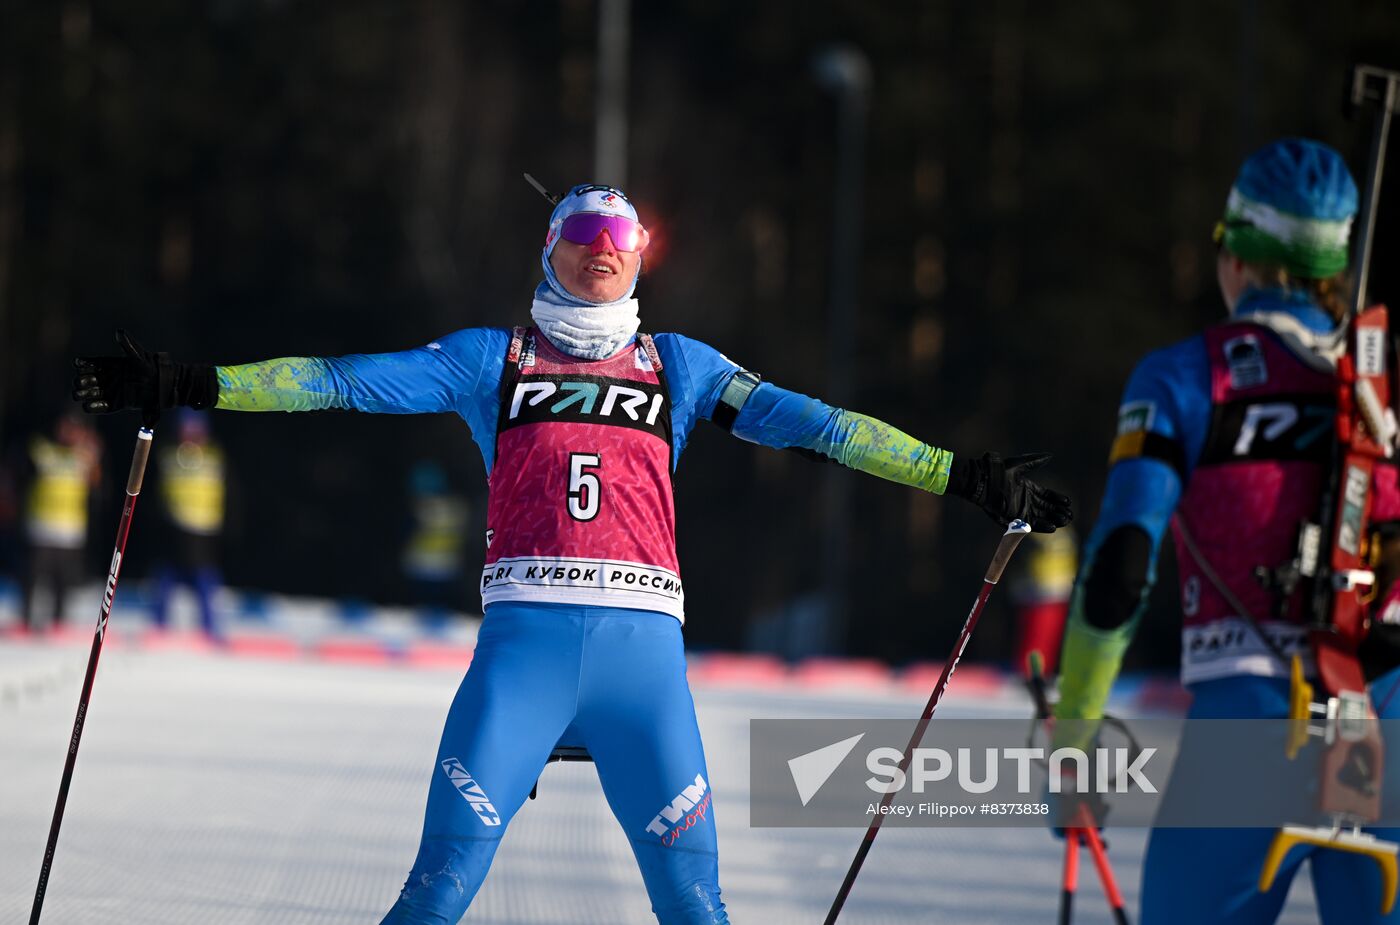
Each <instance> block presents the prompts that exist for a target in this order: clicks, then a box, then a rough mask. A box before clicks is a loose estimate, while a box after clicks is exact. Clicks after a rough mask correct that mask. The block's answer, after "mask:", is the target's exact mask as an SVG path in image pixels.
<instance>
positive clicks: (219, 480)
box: [160, 443, 224, 536]
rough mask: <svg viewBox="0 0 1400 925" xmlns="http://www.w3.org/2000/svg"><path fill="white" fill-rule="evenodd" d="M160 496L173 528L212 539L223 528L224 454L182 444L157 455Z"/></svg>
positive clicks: (213, 448)
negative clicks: (163, 500)
mask: <svg viewBox="0 0 1400 925" xmlns="http://www.w3.org/2000/svg"><path fill="white" fill-rule="evenodd" d="M160 477H161V493H162V495H163V496H164V498H165V508H166V510H167V511H169V512H170V519H171V520H172V521H174V523H175V526H177V527H179V528H180V529H181V530H184V531H185V532H186V533H195V534H199V535H201V536H213V535H214V534H216V533H218V532H220V531H221V530H222V529H223V527H224V455H223V453H221V452H220V451H219V448H218V447H215V446H212V445H210V444H198V443H182V444H180V445H179V446H178V447H177V448H175V449H173V450H169V449H167V450H166V451H165V452H164V453H163V454H161V461H160Z"/></svg>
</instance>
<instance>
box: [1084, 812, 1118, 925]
mask: <svg viewBox="0 0 1400 925" xmlns="http://www.w3.org/2000/svg"><path fill="white" fill-rule="evenodd" d="M1087 814H1088V813H1087V811H1086V812H1085V815H1087ZM1092 821H1093V820H1090V822H1091V823H1092ZM1083 831H1084V840H1085V841H1086V842H1088V843H1089V854H1090V855H1091V856H1092V857H1093V859H1094V866H1095V867H1096V868H1098V871H1099V883H1101V884H1103V894H1104V896H1106V897H1107V898H1108V907H1109V908H1110V909H1112V910H1113V921H1114V922H1116V923H1117V925H1128V913H1127V912H1125V911H1124V909H1123V894H1122V893H1120V892H1119V891H1118V880H1117V879H1116V878H1115V877H1114V876H1113V868H1112V867H1110V866H1109V864H1108V852H1107V851H1106V850H1105V849H1104V845H1103V839H1102V838H1101V837H1100V836H1099V830H1098V828H1097V827H1096V826H1094V825H1092V824H1090V825H1086V826H1085V827H1084V830H1083Z"/></svg>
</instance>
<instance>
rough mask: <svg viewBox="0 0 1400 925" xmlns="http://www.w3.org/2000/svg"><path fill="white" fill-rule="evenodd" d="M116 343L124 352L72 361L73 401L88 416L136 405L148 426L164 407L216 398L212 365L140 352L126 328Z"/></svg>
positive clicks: (209, 402)
mask: <svg viewBox="0 0 1400 925" xmlns="http://www.w3.org/2000/svg"><path fill="white" fill-rule="evenodd" d="M117 343H118V344H119V345H120V346H121V348H122V352H123V353H124V354H125V356H119V357H78V358H77V359H76V360H74V361H73V362H74V365H75V367H76V370H75V371H74V373H73V400H74V401H76V402H80V403H81V404H82V406H83V410H84V411H86V412H87V413H88V414H110V413H111V412H113V411H127V410H131V409H139V410H140V411H141V416H142V418H143V420H144V421H145V423H146V424H147V425H148V426H150V425H154V424H155V422H156V421H158V420H159V419H160V413H161V412H162V411H164V410H166V409H167V408H174V407H176V406H177V405H184V406H188V407H190V408H210V407H213V405H214V403H215V402H217V401H218V400H219V377H218V375H217V373H216V372H215V370H214V367H213V366H205V365H199V364H193V363H175V362H172V361H171V359H170V355H169V354H168V353H151V352H150V351H148V350H143V349H142V348H141V345H140V344H138V343H136V341H134V340H132V339H131V337H130V336H129V335H128V334H127V333H126V332H125V331H117Z"/></svg>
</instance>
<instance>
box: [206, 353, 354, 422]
mask: <svg viewBox="0 0 1400 925" xmlns="http://www.w3.org/2000/svg"><path fill="white" fill-rule="evenodd" d="M216 372H217V374H218V377H219V401H218V404H217V405H215V407H216V408H223V409H225V410H229V411H321V410H325V409H327V408H347V407H349V402H348V401H347V399H346V398H345V396H344V395H343V394H342V393H341V392H340V391H338V390H337V389H336V387H335V385H334V382H333V379H332V376H331V371H330V367H329V364H328V363H327V362H326V361H325V360H323V359H321V358H320V357H282V358H280V359H276V360H263V361H262V362H259V363H246V364H244V365H242V366H219V367H217V368H216Z"/></svg>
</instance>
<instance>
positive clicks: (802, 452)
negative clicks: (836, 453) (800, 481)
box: [787, 446, 836, 463]
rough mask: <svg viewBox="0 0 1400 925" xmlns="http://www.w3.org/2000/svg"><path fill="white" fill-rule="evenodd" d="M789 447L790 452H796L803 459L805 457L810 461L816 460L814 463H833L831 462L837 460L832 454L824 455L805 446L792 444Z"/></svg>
mask: <svg viewBox="0 0 1400 925" xmlns="http://www.w3.org/2000/svg"><path fill="white" fill-rule="evenodd" d="M787 449H788V452H790V453H796V454H797V455H798V456H801V457H802V458H803V459H805V460H807V461H809V462H814V463H831V462H836V460H834V459H832V458H831V457H830V456H826V455H823V454H821V453H818V452H817V451H816V450H809V449H807V448H806V447H805V446H790V447H788V448H787Z"/></svg>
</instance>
